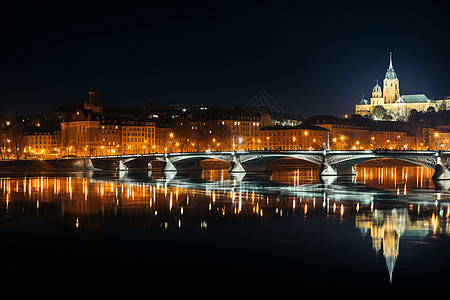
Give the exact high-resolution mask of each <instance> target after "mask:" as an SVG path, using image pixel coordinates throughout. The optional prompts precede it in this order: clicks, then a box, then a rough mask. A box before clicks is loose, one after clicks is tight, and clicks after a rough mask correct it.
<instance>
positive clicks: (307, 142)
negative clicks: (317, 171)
mask: <svg viewBox="0 0 450 300" xmlns="http://www.w3.org/2000/svg"><path fill="white" fill-rule="evenodd" d="M329 133H330V132H329V130H327V129H324V128H322V127H319V126H314V125H308V126H305V125H298V126H270V127H263V128H261V130H260V131H259V137H258V140H257V142H258V149H261V150H262V149H265V150H308V149H310V150H319V149H324V148H326V147H327V143H328V137H329Z"/></svg>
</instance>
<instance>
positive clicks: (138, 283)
mask: <svg viewBox="0 0 450 300" xmlns="http://www.w3.org/2000/svg"><path fill="white" fill-rule="evenodd" d="M318 172H319V170H318V169H317V168H313V167H299V168H279V169H275V170H274V172H273V173H272V174H269V175H267V174H265V175H255V176H253V175H246V176H244V177H242V176H238V177H236V176H230V174H229V173H228V172H227V170H220V169H219V170H206V171H203V172H202V173H201V174H177V175H175V176H173V175H172V176H167V175H164V174H162V173H161V172H153V173H134V174H133V173H123V172H121V173H116V172H28V173H23V174H8V173H4V174H2V175H1V177H0V239H1V252H0V254H1V257H2V261H1V266H2V267H1V270H2V273H3V275H5V276H6V278H8V279H10V280H11V282H17V280H20V282H27V283H34V284H35V286H36V287H42V286H43V285H45V283H51V284H52V285H57V286H61V285H63V286H70V287H72V288H73V284H75V282H77V285H79V286H80V287H79V288H80V289H82V288H84V287H86V286H90V287H96V288H97V290H100V291H103V290H107V291H109V292H111V291H112V292H114V291H115V290H116V289H118V288H119V287H122V288H123V289H124V290H128V289H131V290H133V291H134V290H136V289H140V290H147V289H148V290H149V291H150V290H151V291H152V293H154V292H155V291H157V290H158V289H162V290H164V291H165V293H167V292H168V291H170V292H169V293H168V294H169V295H172V293H179V295H181V296H187V295H190V294H192V295H199V294H198V293H199V291H206V290H208V291H209V292H208V295H210V296H213V295H215V296H217V295H225V294H226V293H230V295H233V294H234V293H235V292H236V293H249V294H251V295H257V294H260V295H268V294H269V293H274V294H275V295H284V294H285V295H292V293H293V292H294V293H295V294H294V295H296V296H298V294H297V293H307V292H309V293H311V292H312V293H317V295H335V296H339V295H341V294H343V293H344V294H353V295H357V296H367V295H380V296H383V295H393V294H394V295H408V294H412V295H418V294H421V293H423V294H424V295H429V294H433V295H436V294H437V293H444V292H447V291H448V280H449V279H450V275H449V273H448V270H449V266H450V261H449V257H450V239H449V232H450V226H449V217H450V210H449V203H450V202H449V199H450V192H448V188H449V186H448V183H447V182H445V181H442V182H437V183H436V182H433V181H432V180H431V176H432V175H433V171H432V170H429V169H426V168H424V167H413V166H397V167H396V166H384V167H374V166H372V167H370V166H369V167H358V168H357V172H358V173H357V176H356V177H354V178H351V177H350V178H338V179H332V178H325V179H323V180H321V179H320V178H319V176H318ZM103 281H104V282H105V283H106V284H107V287H106V286H104V284H103V283H101V282H103ZM7 282H8V281H4V283H7ZM99 285H100V286H99ZM163 286H166V288H163ZM111 288H112V289H111ZM167 289H168V290H167ZM113 294H114V293H113Z"/></svg>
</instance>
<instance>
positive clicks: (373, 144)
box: [371, 136, 375, 150]
mask: <svg viewBox="0 0 450 300" xmlns="http://www.w3.org/2000/svg"><path fill="white" fill-rule="evenodd" d="M371 140H372V150H375V137H374V136H373V137H372V138H371Z"/></svg>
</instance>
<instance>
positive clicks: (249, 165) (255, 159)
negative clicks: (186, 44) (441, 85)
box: [91, 150, 450, 180]
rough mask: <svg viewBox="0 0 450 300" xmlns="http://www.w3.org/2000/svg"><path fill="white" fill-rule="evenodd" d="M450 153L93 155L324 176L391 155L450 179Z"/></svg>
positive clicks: (104, 164) (189, 168) (129, 165)
mask: <svg viewBox="0 0 450 300" xmlns="http://www.w3.org/2000/svg"><path fill="white" fill-rule="evenodd" d="M449 157H450V152H442V151H438V152H435V151H372V150H365V151H329V150H325V151H236V152H234V151H223V152H209V151H207V152H187V153H164V154H143V155H118V156H97V157H91V161H92V164H93V166H94V167H95V168H100V169H115V170H151V169H152V167H153V164H155V163H156V162H160V163H161V164H162V166H163V167H162V168H163V171H164V172H193V171H201V170H202V167H201V164H200V162H201V161H203V160H206V159H214V160H219V161H223V162H226V163H228V164H229V165H230V169H229V171H230V173H251V172H270V171H272V170H271V169H270V164H269V163H270V162H271V161H273V160H276V159H280V158H296V159H300V160H305V161H309V162H312V163H314V164H317V165H318V166H320V167H321V170H320V175H321V176H340V175H356V171H355V168H354V166H355V165H356V164H358V163H361V162H365V161H369V160H373V159H377V158H391V159H399V160H402V161H406V162H410V163H413V164H416V165H420V166H425V167H427V168H431V169H433V170H435V173H434V175H433V179H435V180H440V179H450V172H449V170H448V168H449V167H450V160H448V158H449Z"/></svg>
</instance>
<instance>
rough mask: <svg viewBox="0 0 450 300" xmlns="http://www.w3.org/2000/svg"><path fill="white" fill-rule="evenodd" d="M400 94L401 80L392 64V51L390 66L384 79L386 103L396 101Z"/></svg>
mask: <svg viewBox="0 0 450 300" xmlns="http://www.w3.org/2000/svg"><path fill="white" fill-rule="evenodd" d="M399 96H400V88H399V81H398V78H397V74H396V73H395V70H394V67H393V65H392V53H390V57H389V68H388V69H387V71H386V76H385V77H384V80H383V98H384V103H386V104H388V103H394V102H395V101H397V99H398V97H399Z"/></svg>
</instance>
